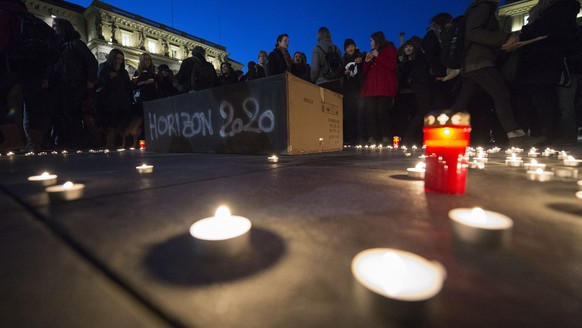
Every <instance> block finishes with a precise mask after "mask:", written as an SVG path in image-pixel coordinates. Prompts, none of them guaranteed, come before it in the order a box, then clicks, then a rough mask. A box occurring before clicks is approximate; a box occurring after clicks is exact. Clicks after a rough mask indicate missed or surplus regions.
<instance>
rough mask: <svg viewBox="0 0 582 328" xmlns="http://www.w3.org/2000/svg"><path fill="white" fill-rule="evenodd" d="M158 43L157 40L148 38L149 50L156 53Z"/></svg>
mask: <svg viewBox="0 0 582 328" xmlns="http://www.w3.org/2000/svg"><path fill="white" fill-rule="evenodd" d="M157 43H158V42H157V41H156V40H148V52H150V53H152V54H155V53H156V52H157V48H158V47H157Z"/></svg>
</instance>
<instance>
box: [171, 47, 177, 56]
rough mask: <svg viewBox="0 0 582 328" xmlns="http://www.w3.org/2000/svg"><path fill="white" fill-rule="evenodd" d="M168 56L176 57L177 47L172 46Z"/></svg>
mask: <svg viewBox="0 0 582 328" xmlns="http://www.w3.org/2000/svg"><path fill="white" fill-rule="evenodd" d="M170 56H171V57H172V58H178V49H176V48H174V47H172V51H171V53H170Z"/></svg>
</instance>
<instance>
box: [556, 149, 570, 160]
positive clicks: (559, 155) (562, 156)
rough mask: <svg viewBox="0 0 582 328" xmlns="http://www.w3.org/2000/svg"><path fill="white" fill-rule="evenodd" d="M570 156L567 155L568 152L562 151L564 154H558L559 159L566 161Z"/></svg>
mask: <svg viewBox="0 0 582 328" xmlns="http://www.w3.org/2000/svg"><path fill="white" fill-rule="evenodd" d="M568 156H569V155H568V153H567V152H565V151H562V152H560V153H559V154H558V159H561V160H565V159H567V158H568Z"/></svg>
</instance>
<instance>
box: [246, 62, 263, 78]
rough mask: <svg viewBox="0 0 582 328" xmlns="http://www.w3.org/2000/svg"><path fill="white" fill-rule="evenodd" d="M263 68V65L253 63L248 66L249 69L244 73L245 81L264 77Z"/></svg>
mask: <svg viewBox="0 0 582 328" xmlns="http://www.w3.org/2000/svg"><path fill="white" fill-rule="evenodd" d="M265 76H266V74H265V69H264V68H263V66H261V65H258V64H255V65H252V66H249V71H248V72H247V74H246V80H247V81H251V80H256V79H260V78H263V77H265Z"/></svg>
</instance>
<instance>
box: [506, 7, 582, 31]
mask: <svg viewBox="0 0 582 328" xmlns="http://www.w3.org/2000/svg"><path fill="white" fill-rule="evenodd" d="M578 1H580V0H578ZM537 3H538V0H522V1H507V3H506V4H505V5H503V6H500V7H499V22H500V24H501V28H502V29H503V30H504V31H506V32H518V31H521V28H522V27H523V26H524V25H525V24H527V19H528V18H529V11H530V9H531V8H532V7H533V6H535V5H536V4H537ZM578 24H582V11H581V12H580V13H579V14H578Z"/></svg>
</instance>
